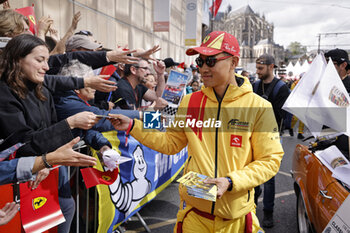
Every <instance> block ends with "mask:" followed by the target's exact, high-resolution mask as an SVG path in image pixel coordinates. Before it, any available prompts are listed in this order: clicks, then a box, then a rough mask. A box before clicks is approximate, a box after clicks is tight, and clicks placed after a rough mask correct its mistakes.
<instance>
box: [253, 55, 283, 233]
mask: <svg viewBox="0 0 350 233" xmlns="http://www.w3.org/2000/svg"><path fill="white" fill-rule="evenodd" d="M276 67H277V66H276V63H275V59H274V58H273V56H271V55H269V54H263V55H261V56H260V57H259V58H258V59H256V74H257V75H258V77H259V80H258V81H256V82H255V83H254V84H253V89H254V92H255V93H256V94H258V95H259V96H261V97H263V98H264V99H266V100H268V101H269V102H270V103H271V104H272V107H273V111H274V114H275V117H276V121H277V124H278V129H279V131H281V130H282V127H283V125H282V124H283V119H284V116H285V112H284V110H282V106H283V104H284V102H285V101H286V99H287V98H288V96H289V93H290V90H289V88H288V87H287V85H286V84H285V83H284V82H283V81H281V80H279V79H277V78H276V77H274V74H273V70H274V68H276ZM261 192H262V191H261V189H260V186H257V187H256V188H255V196H254V199H255V203H256V204H257V199H258V197H259V195H260V194H261ZM263 204H264V219H263V224H262V225H263V227H267V228H269V227H273V225H274V223H273V208H274V204H275V177H272V178H271V179H270V180H269V181H268V182H266V183H265V184H264V199H263Z"/></svg>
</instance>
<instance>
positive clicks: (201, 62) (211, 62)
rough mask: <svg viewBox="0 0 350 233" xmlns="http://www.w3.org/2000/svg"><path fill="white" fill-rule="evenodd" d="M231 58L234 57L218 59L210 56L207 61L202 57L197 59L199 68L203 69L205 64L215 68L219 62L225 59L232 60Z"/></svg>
mask: <svg viewBox="0 0 350 233" xmlns="http://www.w3.org/2000/svg"><path fill="white" fill-rule="evenodd" d="M230 57H232V56H224V57H219V58H216V57H214V56H210V57H207V58H206V59H205V60H204V59H203V58H201V57H197V58H196V63H197V65H198V67H200V68H202V67H203V65H204V63H205V64H207V66H208V67H214V66H215V64H216V62H217V61H220V60H225V59H227V58H230Z"/></svg>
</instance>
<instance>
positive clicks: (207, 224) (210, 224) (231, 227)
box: [174, 206, 264, 233]
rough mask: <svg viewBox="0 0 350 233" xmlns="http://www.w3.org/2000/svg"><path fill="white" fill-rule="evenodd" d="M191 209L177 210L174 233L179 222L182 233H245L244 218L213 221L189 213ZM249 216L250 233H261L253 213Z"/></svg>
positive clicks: (191, 212) (194, 213)
mask: <svg viewBox="0 0 350 233" xmlns="http://www.w3.org/2000/svg"><path fill="white" fill-rule="evenodd" d="M191 208H192V207H191V206H187V207H186V208H185V209H182V210H181V209H180V210H179V212H178V213H177V223H176V225H175V228H174V233H178V225H179V222H182V232H183V233H214V232H215V233H244V232H245V227H246V218H245V216H242V217H240V218H237V219H232V220H227V219H222V218H220V217H217V216H216V217H215V219H214V220H211V219H208V218H206V217H203V216H200V215H198V214H197V213H196V212H194V211H190V209H191ZM189 211H190V212H189ZM187 212H188V213H187ZM186 213H187V215H186ZM185 215H186V216H185ZM251 216H252V233H263V232H264V231H263V230H262V228H261V227H260V224H259V220H258V218H257V217H256V215H255V211H254V212H253V211H252V212H251ZM180 224H181V223H180Z"/></svg>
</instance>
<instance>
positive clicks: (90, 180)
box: [80, 167, 119, 188]
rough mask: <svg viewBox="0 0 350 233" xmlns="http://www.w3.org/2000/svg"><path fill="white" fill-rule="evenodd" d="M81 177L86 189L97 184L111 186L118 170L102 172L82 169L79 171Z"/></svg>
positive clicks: (90, 168)
mask: <svg viewBox="0 0 350 233" xmlns="http://www.w3.org/2000/svg"><path fill="white" fill-rule="evenodd" d="M80 171H81V174H82V175H83V178H84V182H85V186H86V188H91V187H94V186H96V185H98V184H105V185H111V184H113V182H114V181H115V180H116V179H117V177H118V174H119V169H118V168H117V169H116V170H113V171H107V172H102V171H99V170H97V169H95V168H92V167H89V168H83V169H80Z"/></svg>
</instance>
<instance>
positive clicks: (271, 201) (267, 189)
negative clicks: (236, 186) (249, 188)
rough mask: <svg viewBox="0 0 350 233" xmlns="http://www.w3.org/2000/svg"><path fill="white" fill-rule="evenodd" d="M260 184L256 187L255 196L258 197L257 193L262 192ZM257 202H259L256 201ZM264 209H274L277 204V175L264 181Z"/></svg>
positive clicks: (270, 210)
mask: <svg viewBox="0 0 350 233" xmlns="http://www.w3.org/2000/svg"><path fill="white" fill-rule="evenodd" d="M259 190H260V186H257V187H255V198H256V199H257V196H256V195H257V194H258V193H259V192H260V191H259ZM255 204H257V203H255ZM263 205H264V208H263V210H264V211H269V212H272V211H273V207H274V205H275V177H272V178H271V179H270V180H268V181H267V182H266V183H264V197H263Z"/></svg>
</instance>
